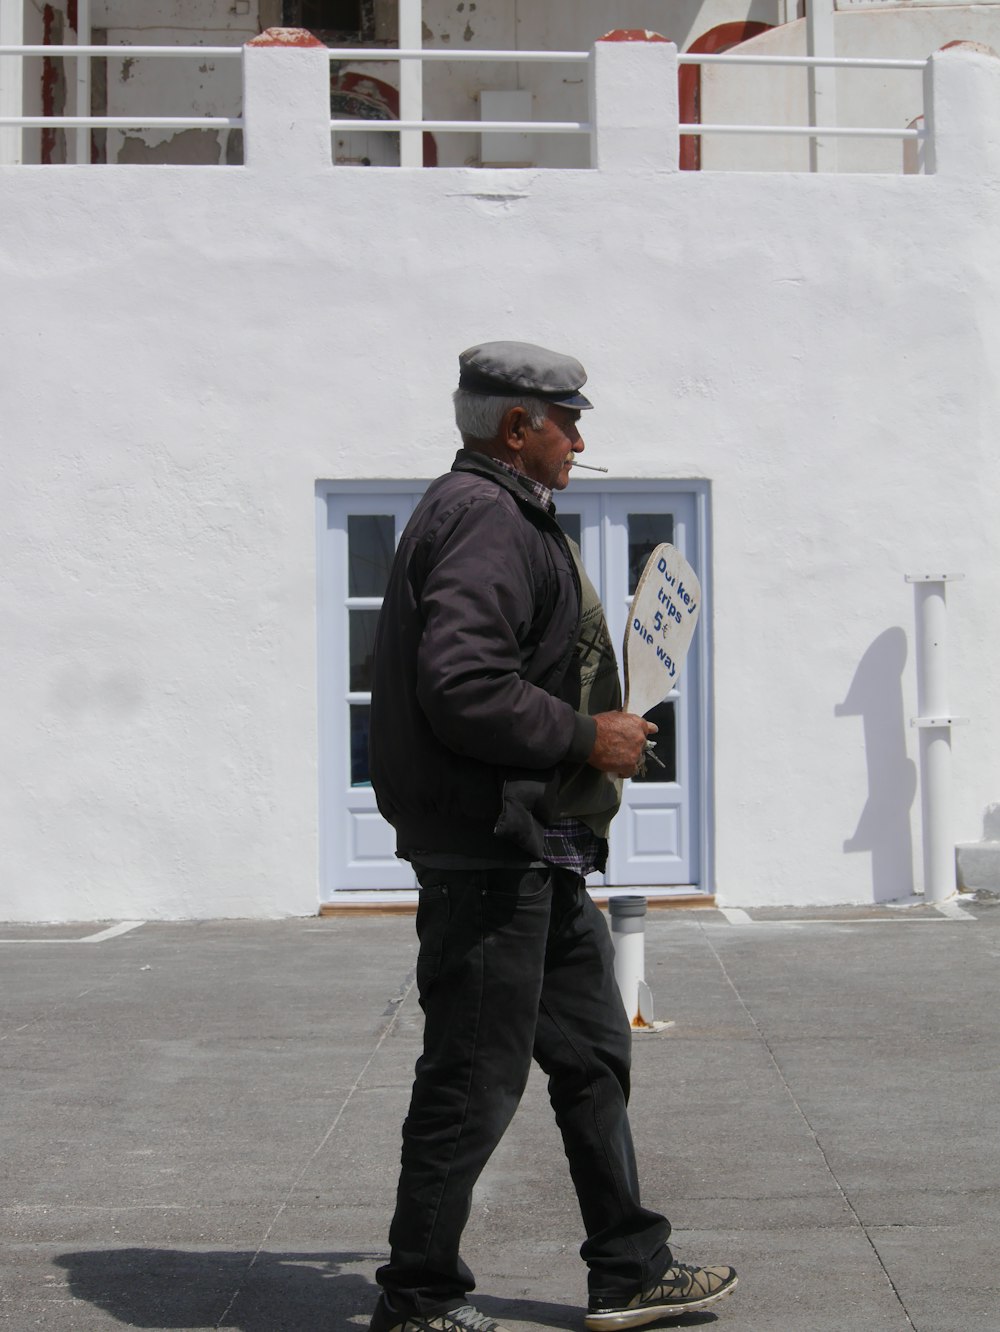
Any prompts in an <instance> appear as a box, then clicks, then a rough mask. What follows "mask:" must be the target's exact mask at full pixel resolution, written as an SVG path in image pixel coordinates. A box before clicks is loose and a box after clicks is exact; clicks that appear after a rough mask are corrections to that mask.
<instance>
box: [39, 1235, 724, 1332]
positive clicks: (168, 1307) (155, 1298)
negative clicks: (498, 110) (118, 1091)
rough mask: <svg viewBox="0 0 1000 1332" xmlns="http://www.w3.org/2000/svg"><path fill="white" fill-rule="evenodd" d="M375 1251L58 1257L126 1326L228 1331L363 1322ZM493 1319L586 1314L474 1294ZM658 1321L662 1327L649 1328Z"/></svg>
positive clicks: (684, 1321)
mask: <svg viewBox="0 0 1000 1332" xmlns="http://www.w3.org/2000/svg"><path fill="white" fill-rule="evenodd" d="M384 1258H385V1255H384V1254H375V1253H322V1252H320V1253H317V1252H303V1253H274V1252H264V1253H259V1254H257V1255H254V1254H253V1253H251V1252H249V1251H246V1250H243V1251H235V1252H226V1251H219V1250H203V1251H192V1250H188V1249H89V1250H84V1251H81V1252H77V1253H64V1254H61V1255H60V1256H59V1257H58V1258H57V1259H56V1261H57V1262H58V1263H59V1265H60V1266H61V1267H64V1268H65V1269H66V1273H67V1277H68V1280H69V1288H70V1293H71V1294H72V1295H73V1296H74V1298H75V1299H78V1300H83V1301H85V1302H86V1303H87V1304H91V1305H93V1306H94V1307H95V1308H98V1309H103V1310H104V1311H105V1313H107V1314H109V1315H110V1316H111V1317H112V1318H114V1319H115V1320H116V1321H117V1322H119V1323H121V1324H123V1325H124V1326H125V1327H139V1328H155V1329H158V1330H159V1332H167V1330H168V1329H171V1328H184V1329H189V1330H190V1329H201V1328H228V1329H233V1332H354V1330H355V1329H357V1328H360V1329H362V1330H363V1332H364V1330H365V1329H367V1327H368V1320H369V1318H370V1316H371V1312H372V1309H373V1308H374V1307H375V1301H376V1300H377V1298H378V1287H377V1286H376V1285H375V1283H374V1282H373V1281H372V1280H371V1279H370V1278H369V1277H368V1276H366V1275H365V1274H364V1273H362V1272H359V1271H352V1270H351V1268H353V1267H355V1266H357V1265H363V1266H364V1267H365V1269H366V1270H367V1271H373V1270H374V1267H375V1266H376V1265H377V1264H378V1263H379V1262H382V1261H384ZM475 1298H476V1301H477V1307H478V1308H479V1309H481V1310H482V1312H483V1313H485V1314H488V1315H489V1316H490V1317H491V1318H495V1319H497V1320H498V1321H499V1322H501V1323H503V1322H505V1321H506V1322H519V1323H528V1324H529V1325H531V1324H534V1325H536V1326H538V1327H544V1328H549V1327H551V1328H558V1329H570V1328H572V1329H574V1332H579V1329H580V1328H581V1327H582V1325H583V1316H582V1314H583V1311H582V1310H581V1309H579V1308H577V1307H572V1306H569V1305H564V1304H545V1303H540V1302H537V1301H533V1300H527V1299H523V1300H510V1299H499V1298H492V1297H489V1296H486V1295H484V1296H482V1297H481V1298H480V1297H479V1296H476V1297H475ZM715 1321H716V1317H715V1314H714V1313H710V1312H706V1313H701V1314H689V1315H687V1316H686V1317H683V1318H671V1319H670V1320H669V1324H664V1326H667V1325H669V1327H672V1328H684V1327H704V1326H707V1325H709V1324H711V1323H714V1322H715ZM648 1326H650V1327H658V1326H660V1324H659V1323H653V1324H648Z"/></svg>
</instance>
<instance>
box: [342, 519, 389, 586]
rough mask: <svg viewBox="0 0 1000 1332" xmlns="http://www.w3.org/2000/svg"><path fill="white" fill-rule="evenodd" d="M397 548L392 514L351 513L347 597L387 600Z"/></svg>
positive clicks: (348, 528) (348, 535) (348, 523)
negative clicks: (390, 569) (386, 594)
mask: <svg viewBox="0 0 1000 1332" xmlns="http://www.w3.org/2000/svg"><path fill="white" fill-rule="evenodd" d="M395 548H396V523H395V519H394V518H393V516H392V514H391V513H352V514H349V515H348V518H347V595H348V596H350V597H384V596H385V588H386V583H387V582H388V581H389V566H390V565H391V564H392V557H393V553H394V551H395Z"/></svg>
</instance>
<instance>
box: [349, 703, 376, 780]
mask: <svg viewBox="0 0 1000 1332" xmlns="http://www.w3.org/2000/svg"><path fill="white" fill-rule="evenodd" d="M350 712H351V785H352V786H371V777H370V776H369V774H368V719H369V717H370V715H371V708H370V707H369V706H368V704H367V703H364V704H361V703H352V704H351V708H350Z"/></svg>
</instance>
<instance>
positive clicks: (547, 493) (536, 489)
mask: <svg viewBox="0 0 1000 1332" xmlns="http://www.w3.org/2000/svg"><path fill="white" fill-rule="evenodd" d="M493 462H495V463H496V465H497V466H498V467H499V468H501V469H502V470H503V471H505V472H506V473H507V475H508V476H512V477H514V478H515V479H516V480H517V481H519V482H520V483H521V485H522V486H523V487H524V489H525V490H527V491H528V492H529V494H532V495H534V497H535V499H536V500H538V501H539V502H540V503H541V504H544V505H545V507H546V509H551V508H552V491H551V490H550V489H549V488H548V486H543V485H542V483H541V481H535V480H534V479H533V478H532V477H530V476H525V475H524V473H523V472H519V471H518V470H517V468H516V467H511V465H510V463H505V462H501V461H500V459H499V458H494V459H493Z"/></svg>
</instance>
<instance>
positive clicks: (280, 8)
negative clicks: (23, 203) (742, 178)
mask: <svg viewBox="0 0 1000 1332" xmlns="http://www.w3.org/2000/svg"><path fill="white" fill-rule="evenodd" d="M144 2H145V0H140V3H138V4H132V5H129V6H125V5H124V4H122V3H120V0H76V2H75V4H72V5H71V4H70V3H69V0H65V4H66V10H65V13H64V12H62V11H61V10H60V9H59V8H58V6H57V5H52V4H47V5H45V6H43V7H42V9H41V11H39V10H38V9H37V8H36V7H35V6H34V5H29V4H27V3H25V4H23V6H22V5H21V4H20V0H17V3H14V2H12V3H10V4H5V5H4V7H3V9H2V10H0V47H2V48H3V49H4V50H5V51H6V52H7V54H5V55H0V162H6V163H9V164H16V163H23V164H43V165H59V164H72V163H77V164H97V163H101V164H116V165H129V164H151V165H152V164H155V165H214V166H226V165H228V166H237V165H241V164H242V163H243V162H244V161H245V160H247V158H246V145H245V142H244V128H245V125H244V121H245V104H246V97H245V71H244V69H243V65H244V63H245V60H244V50H245V49H246V43H248V42H251V43H253V44H254V45H253V46H251V47H250V49H255V48H256V47H258V46H259V44H261V43H267V42H269V41H270V42H276V43H279V44H280V43H285V44H289V43H307V44H310V45H313V46H317V47H319V48H320V49H323V50H324V58H325V60H326V72H325V75H324V80H325V83H326V86H327V88H328V101H329V112H330V117H329V118H330V125H329V134H330V160H331V162H333V163H335V164H337V165H341V166H372V167H381V166H398V165H401V164H402V165H405V166H427V167H500V168H526V167H531V168H555V169H587V168H590V167H593V166H596V165H599V154H598V143H599V139H600V131H601V125H600V120H601V117H602V115H605V114H607V107H606V105H605V108H604V109H603V110H602V107H601V105H600V103H601V93H600V88H599V84H600V81H601V78H600V76H599V73H598V69H597V62H596V57H595V54H594V52H595V49H601V48H604V47H605V46H606V44H608V43H610V42H611V41H612V40H614V41H616V42H620V43H622V44H625V45H628V46H633V47H639V46H642V47H645V46H651V45H661V46H666V45H667V44H668V39H669V40H671V41H672V42H673V43H674V44H673V45H670V46H669V51H670V54H669V55H668V54H667V52H666V51H661V52H660V53H659V54H658V55H652V56H650V57H648V58H647V57H642V56H635V57H632V56H628V57H625V59H626V60H627V61H628V60H632V61H634V64H633V66H630V68H634V71H635V74H636V75H637V76H640V75H639V71H640V70H643V69H645V70H648V78H649V80H650V82H649V84H648V85H647V86H646V87H645V88H644V89H643V90H642V91H641V95H639V96H637V97H636V98H635V99H634V104H633V107H632V111H631V112H630V114H632V115H633V116H634V118H635V122H636V128H637V129H638V128H641V127H642V126H643V125H644V124H646V123H647V122H648V123H650V124H651V123H652V122H653V121H656V120H657V119H658V122H659V126H660V132H661V133H662V134H666V135H673V138H674V140H676V142H672V143H671V145H669V146H666V145H664V148H663V153H664V154H665V158H666V160H667V162H668V163H669V165H670V166H672V167H678V168H680V169H682V170H685V169H688V170H690V169H702V170H713V171H718V170H728V171H734V170H735V171H739V170H743V171H747V170H750V171H775V170H777V171H847V172H859V171H868V172H879V173H890V174H898V173H900V172H919V171H922V170H924V166H925V163H924V153H923V143H924V138H925V130H926V125H925V116H924V109H925V108H924V95H925V73H926V63H927V58H928V56H929V55H930V54H931V53H932V52H933V51H934V50H936V49H939V48H940V47H942V46H944V45H946V44H947V42H948V41H949V40H950V39H951V38H953V37H957V36H961V37H963V38H974V39H975V40H977V41H980V42H984V43H987V44H988V43H989V41H990V39H991V38H992V37H993V35H994V30H995V31H996V38H995V40H996V43H997V45H998V46H1000V4H986V5H977V6H955V5H950V6H949V5H947V4H946V5H943V6H935V7H932V8H929V7H925V6H920V5H907V6H903V7H892V6H889V7H887V6H885V5H878V4H873V3H872V2H871V0H866V3H865V4H861V3H860V0H839V3H838V7H837V8H836V9H835V8H834V0H825V5H826V8H825V9H821V8H820V6H819V5H818V4H817V5H816V6H814V12H813V13H812V14H811V15H810V16H808V17H807V18H800V17H796V10H795V9H794V6H793V5H792V4H791V0H770V7H771V8H772V9H773V11H774V12H773V13H769V12H765V11H766V10H767V6H765V7H764V8H761V7H760V6H759V5H758V6H755V8H754V13H755V15H761V16H762V17H755V18H754V19H753V20H750V19H749V18H747V17H746V16H745V15H743V10H744V9H745V8H746V5H745V4H743V5H741V4H740V3H739V0H732V3H731V4H730V5H729V8H731V9H732V12H733V15H734V16H736V17H734V18H732V19H731V20H730V21H727V22H725V23H721V24H719V23H717V22H716V23H715V24H714V26H712V27H709V28H705V24H706V23H708V22H709V21H710V16H709V14H708V11H707V9H706V6H705V5H704V4H703V3H702V0H691V3H690V4H688V5H687V6H686V8H683V7H678V9H677V10H676V12H672V14H671V22H672V23H673V24H674V25H675V27H676V31H674V32H670V33H668V34H665V35H664V34H660V33H654V32H650V31H646V30H635V29H627V30H622V29H612V30H611V31H608V28H607V27H606V26H604V25H606V24H608V23H609V22H613V15H614V11H615V9H616V6H614V5H611V4H607V3H605V4H598V3H589V4H585V5H581V6H574V7H573V9H574V14H573V15H572V16H569V17H567V16H566V15H565V14H561V10H562V9H564V8H565V7H561V6H546V5H540V6H538V7H532V11H531V16H530V17H516V18H511V16H510V15H506V16H505V14H502V13H500V12H499V11H498V9H497V7H496V6H493V5H489V4H485V3H484V4H480V5H479V6H478V7H477V4H476V3H475V0H469V3H459V4H458V5H457V7H456V6H454V5H450V6H448V7H447V9H446V8H445V7H444V6H441V5H439V4H438V3H437V0H425V2H424V3H423V5H421V3H420V0H399V3H398V4H396V3H392V4H390V3H389V0H336V2H333V0H329V2H327V0H233V3H230V4H228V5H226V6H223V5H222V3H221V0H216V4H215V5H214V7H213V6H212V5H207V6H204V7H203V10H204V11H205V12H203V13H202V22H201V26H199V27H194V26H192V24H191V22H188V23H185V20H184V13H185V9H186V7H185V6H184V5H182V4H181V3H180V2H179V0H178V2H177V3H176V4H174V5H173V6H171V5H169V4H166V5H163V4H161V5H159V6H158V7H157V13H158V14H159V15H160V17H159V20H158V22H159V24H160V25H161V26H159V27H154V28H153V29H152V30H151V31H150V30H148V28H147V25H140V24H139V15H138V13H137V11H138V10H139V9H141V8H142V4H143V3H144ZM650 8H651V9H652V8H654V7H653V6H650ZM18 10H20V11H21V12H20V13H19V14H18V13H17V12H16V11H18ZM119 11H120V12H119ZM208 11H212V12H208ZM216 11H217V12H216ZM727 12H728V10H727ZM171 15H172V17H171ZM741 15H743V16H742V17H740V16H741ZM719 16H720V11H719V10H718V7H717V6H716V7H713V8H712V11H711V18H714V19H717V18H718V17H719ZM289 17H292V18H296V19H298V20H300V21H301V22H303V23H305V22H309V24H310V31H309V32H306V31H304V30H303V29H302V28H295V29H293V28H288V27H277V26H275V27H271V28H269V29H268V32H269V34H270V36H267V37H261V36H259V35H258V34H257V28H258V26H259V25H260V24H262V23H265V22H267V21H268V20H269V19H271V20H275V21H279V20H282V19H287V18H289ZM660 18H661V20H662V14H660ZM71 19H72V22H71ZM459 19H461V22H459V21H458V20H459ZM770 20H773V21H770ZM129 25H131V26H129ZM295 34H298V35H295ZM595 40H596V42H597V46H596V48H595ZM526 43H530V44H529V45H526ZM643 60H645V61H646V63H645V64H643V63H642V62H643ZM664 81H666V83H669V84H670V87H669V88H668V87H667V86H666V83H665V82H664ZM604 100H605V104H606V101H607V98H606V97H605V99H604ZM627 100H633V99H627ZM656 156H657V159H658V160H659V158H660V157H661V153H659V152H658V153H657V155H656Z"/></svg>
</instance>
